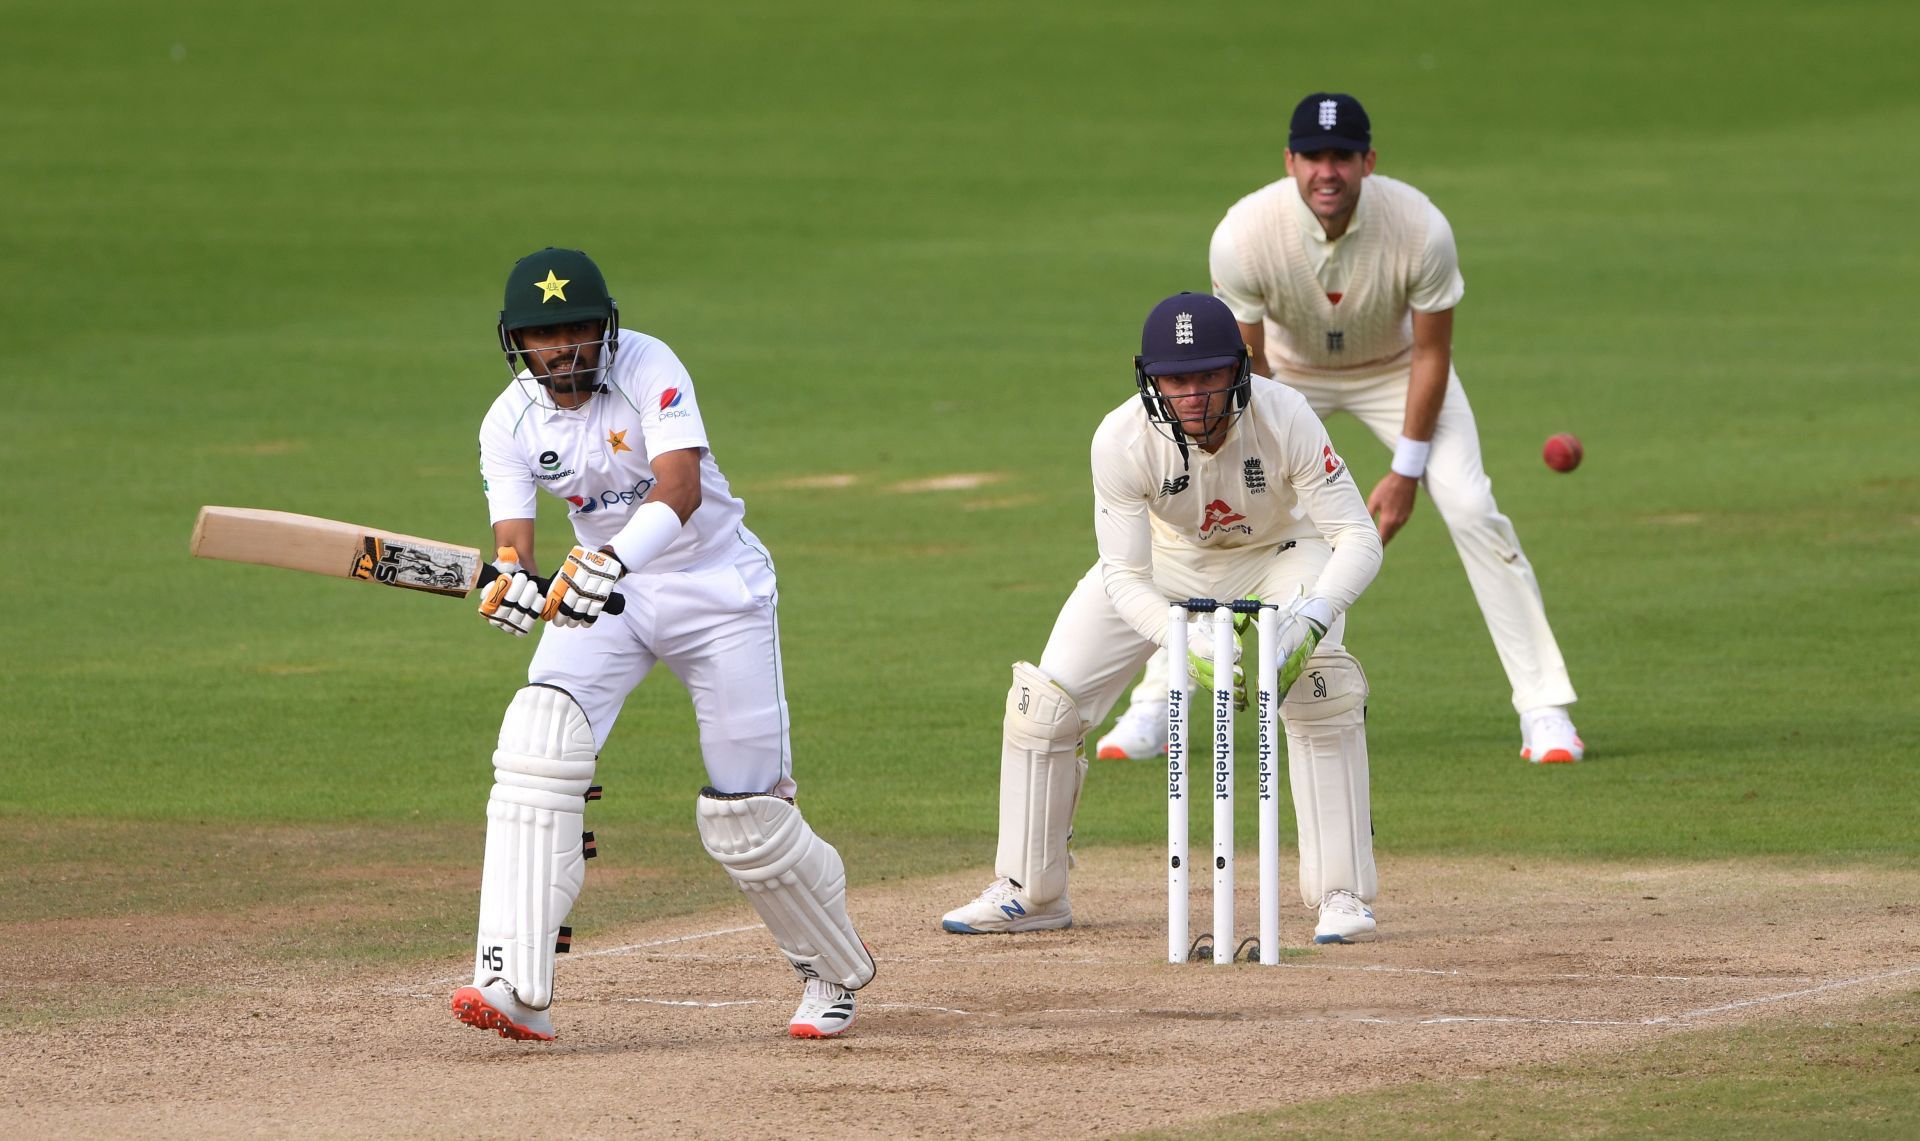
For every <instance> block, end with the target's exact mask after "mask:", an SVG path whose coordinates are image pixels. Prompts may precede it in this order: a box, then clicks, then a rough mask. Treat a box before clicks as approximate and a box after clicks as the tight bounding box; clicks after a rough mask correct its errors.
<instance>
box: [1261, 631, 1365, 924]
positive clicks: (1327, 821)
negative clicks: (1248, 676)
mask: <svg viewBox="0 0 1920 1141" xmlns="http://www.w3.org/2000/svg"><path fill="white" fill-rule="evenodd" d="M1280 716H1281V717H1283V718H1285V719H1286V723H1287V772H1288V775H1289V776H1290V777H1291V778H1292V783H1293V812H1294V816H1295V818H1296V819H1297V820H1298V822H1299V826H1300V899H1301V901H1302V902H1303V903H1305V904H1306V905H1307V906H1308V907H1318V906H1319V905H1320V901H1321V900H1322V899H1323V898H1325V897H1326V893H1328V892H1330V891H1334V890H1336V889H1338V890H1343V891H1350V892H1352V893H1353V894H1355V895H1357V896H1359V897H1360V898H1361V899H1363V900H1366V901H1368V902H1371V901H1372V900H1373V897H1374V895H1375V893H1377V892H1378V891H1379V889H1380V884H1379V877H1378V876H1377V875H1376V874H1375V872H1374V866H1373V808H1372V800H1371V794H1370V793H1369V791H1368V783H1367V779H1368V778H1367V675H1366V674H1365V673H1363V672H1362V671H1361V669H1360V663H1359V662H1357V661H1354V660H1353V656H1352V655H1351V654H1349V653H1347V652H1346V651H1345V650H1343V649H1340V648H1339V647H1334V648H1332V649H1328V648H1326V647H1325V646H1322V647H1321V648H1320V650H1319V652H1318V653H1316V654H1314V656H1313V657H1311V658H1309V659H1308V660H1307V665H1306V668H1305V669H1303V670H1301V671H1300V680H1299V681H1297V682H1295V683H1294V686H1293V688H1292V689H1290V690H1288V691H1287V698H1286V700H1285V701H1283V702H1281V704H1280Z"/></svg>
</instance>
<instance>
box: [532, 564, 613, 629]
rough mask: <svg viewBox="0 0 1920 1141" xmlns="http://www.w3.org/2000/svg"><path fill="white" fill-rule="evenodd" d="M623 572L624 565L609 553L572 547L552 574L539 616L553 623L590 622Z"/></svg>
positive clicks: (597, 615) (581, 623)
mask: <svg viewBox="0 0 1920 1141" xmlns="http://www.w3.org/2000/svg"><path fill="white" fill-rule="evenodd" d="M626 573H627V568H626V567H623V566H621V565H620V560H619V559H617V558H615V557H614V556H613V555H612V554H610V553H609V552H606V551H589V550H587V549H586V548H585V547H575V548H574V549H573V550H572V551H570V552H568V554H567V561H566V562H564V563H562V564H560V571H559V573H557V574H555V575H554V576H553V584H552V585H551V586H549V587H548V588H547V601H546V604H545V606H544V607H543V608H542V609H541V611H540V617H542V618H545V619H546V620H547V621H549V622H551V623H553V624H554V625H555V626H591V625H593V622H594V619H596V618H598V617H600V612H601V611H602V610H605V609H606V608H607V599H608V598H610V597H612V596H613V584H614V583H616V582H619V581H620V576H621V575H623V574H626Z"/></svg>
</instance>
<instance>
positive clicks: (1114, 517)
mask: <svg viewBox="0 0 1920 1141" xmlns="http://www.w3.org/2000/svg"><path fill="white" fill-rule="evenodd" d="M1117 435H1118V434H1117V433H1114V432H1111V431H1109V429H1108V428H1107V426H1106V425H1104V424H1103V425H1101V427H1100V430H1099V431H1098V432H1095V433H1094V435H1093V534H1094V539H1095V541H1096V542H1097V543H1098V544H1099V547H1100V579H1101V582H1102V583H1104V584H1105V585H1106V588H1107V597H1108V598H1110V599H1112V600H1113V605H1114V609H1116V610H1118V611H1119V612H1120V617H1122V618H1124V619H1126V622H1127V625H1129V626H1132V627H1133V628H1134V629H1135V630H1138V631H1139V632H1140V636H1141V637H1143V638H1147V639H1149V640H1150V641H1152V642H1153V643H1154V644H1155V645H1159V644H1161V643H1162V642H1164V641H1165V640H1166V637H1167V600H1166V599H1164V598H1162V597H1161V596H1160V591H1159V588H1157V587H1155V586H1154V585H1153V525H1152V523H1151V521H1150V520H1149V519H1148V517H1147V504H1148V502H1149V500H1148V496H1147V493H1146V491H1144V490H1143V488H1144V486H1145V475H1144V472H1143V470H1142V469H1141V467H1140V461H1139V458H1138V456H1137V455H1136V454H1135V452H1136V450H1137V449H1134V448H1130V447H1127V446H1126V444H1125V442H1124V441H1120V440H1117V439H1116V438H1115V437H1116V436H1117Z"/></svg>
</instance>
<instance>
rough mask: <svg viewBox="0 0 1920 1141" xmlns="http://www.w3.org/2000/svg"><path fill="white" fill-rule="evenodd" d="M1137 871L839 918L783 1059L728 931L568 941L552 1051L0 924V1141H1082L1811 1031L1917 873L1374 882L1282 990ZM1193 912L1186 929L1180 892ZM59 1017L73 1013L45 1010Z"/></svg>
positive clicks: (434, 985) (1199, 893) (767, 995)
mask: <svg viewBox="0 0 1920 1141" xmlns="http://www.w3.org/2000/svg"><path fill="white" fill-rule="evenodd" d="M1159 867H1160V865H1159V857H1158V853H1157V852H1155V851H1150V850H1144V849H1143V850H1137V851H1123V850H1113V849H1105V850H1096V851H1094V852H1092V853H1089V854H1085V855H1083V857H1082V864H1081V868H1080V870H1079V871H1078V872H1077V873H1076V876H1075V880H1074V904H1075V916H1076V920H1077V923H1076V926H1075V927H1074V928H1073V929H1072V930H1071V931H1066V932H1057V933H1045V934H1034V935H1022V936H1013V937H960V936H951V935H944V934H942V933H941V932H940V931H939V930H938V929H937V925H936V918H937V916H938V914H939V913H940V912H941V911H943V910H945V909H946V908H948V907H951V906H953V905H955V904H957V903H960V902H964V901H965V899H967V898H969V897H970V896H971V895H972V894H973V892H974V891H976V890H977V889H978V888H979V887H980V886H981V885H982V883H983V882H984V880H985V873H984V871H979V872H969V873H967V874H965V875H956V876H951V877H946V878H944V879H941V880H938V881H918V882H914V883H912V884H909V885H906V886H904V887H889V888H888V889H886V890H873V889H870V890H865V891H859V892H856V894H855V898H854V901H853V906H854V911H855V915H856V918H857V920H858V921H859V922H860V924H861V927H862V931H863V933H864V934H865V935H866V936H867V938H868V939H869V941H870V942H872V943H873V945H874V947H875V949H876V951H877V954H878V957H879V960H880V963H881V969H880V976H879V979H878V980H877V981H876V982H875V983H874V984H873V985H872V986H871V987H870V988H868V989H867V990H866V991H864V992H863V993H862V995H861V1014H860V1020H859V1022H858V1023H857V1025H856V1027H855V1029H854V1030H853V1031H852V1032H851V1033H850V1034H849V1035H848V1036H846V1037H845V1038H842V1039H840V1040H837V1041H829V1042H808V1041H798V1040H793V1039H789V1038H787V1037H786V1036H785V1035H784V1027H785V1021H786V1017H787V1015H788V1013H789V1012H790V1010H791V1007H792V1003H793V1002H794V1000H795V999H796V997H797V994H798V988H797V986H796V985H795V984H794V983H793V981H792V979H791V975H790V974H789V973H788V972H787V970H786V968H785V967H784V965H782V964H781V962H780V961H779V960H778V959H776V958H775V956H774V955H773V953H772V951H771V948H770V944H769V941H768V939H767V937H766V935H765V933H764V931H762V930H761V929H760V928H759V927H758V926H757V924H755V923H754V921H753V919H752V915H751V913H750V912H749V911H748V910H747V909H746V907H745V905H744V904H741V905H740V906H738V907H734V908H729V909H725V910H723V911H721V912H717V913H711V914H706V915H701V916H696V917H692V918H680V919H674V920H671V921H665V922H660V923H649V924H639V925H634V926H632V927H629V928H625V929H621V930H613V931H593V932H581V933H579V938H578V939H577V940H576V953H575V954H573V955H571V956H568V957H564V958H563V959H562V960H561V967H560V972H559V990H560V994H561V999H560V1002H559V1003H558V1005H557V1006H556V1008H555V1021H556V1023H557V1025H558V1028H559V1031H560V1035H561V1037H560V1040H559V1041H558V1042H555V1043H552V1044H550V1045H537V1044H527V1043H514V1042H507V1041H504V1040H502V1039H500V1038H497V1037H495V1036H493V1035H491V1034H485V1033H482V1032H479V1031H474V1030H471V1029H468V1028H465V1027H463V1026H460V1025H459V1024H457V1023H455V1022H454V1021H453V1019H452V1018H451V1017H450V1016H449V1014H448V1013H447V1009H446V1001H447V995H448V992H449V991H450V990H451V989H452V987H453V986H455V985H457V983H458V982H459V981H461V980H459V979H457V978H456V977H455V976H456V975H457V974H458V973H459V972H460V971H461V970H462V969H463V961H464V960H463V954H462V952H463V951H464V948H462V949H461V950H460V951H454V950H453V949H450V954H449V955H448V957H447V959H446V960H445V961H444V962H443V963H440V964H437V965H436V966H434V967H430V968H426V969H420V970H415V971H410V972H405V973H401V974H390V975H387V976H384V977H379V978H373V979H359V980H355V979H349V978H321V977H316V976H315V975H314V973H313V972H312V970H311V969H309V968H296V967H292V966H288V965H286V964H284V963H278V962H271V961H262V960H261V959H260V958H258V957H257V956H253V955H250V954H249V953H248V951H247V944H246V943H245V941H244V939H243V938H242V936H243V933H244V927H245V923H244V922H242V921H240V920H232V921H224V922H219V923H208V922H204V921H194V922H183V923H179V924H172V925H168V926H165V927H163V928H159V929H155V928H153V927H152V926H150V925H141V926H138V927H136V926H131V925H127V924H124V923H121V922H115V921H85V922H82V921H74V922H68V923H62V924H56V925H54V926H55V927H57V930H48V929H47V928H46V925H40V926H39V927H37V928H36V929H34V930H31V931H29V930H25V929H23V928H22V927H20V926H14V927H11V928H4V930H5V932H6V938H5V942H4V944H3V945H0V984H3V985H4V987H5V988H6V990H5V992H0V993H10V994H11V995H12V996H13V997H14V999H15V1000H16V1001H18V1000H20V999H22V998H23V997H25V998H31V999H33V1000H34V1001H33V1002H32V1003H31V1004H30V1005H31V1008H32V1009H36V1010H40V1011H42V1012H43V1013H41V1014H37V1015H33V1016H30V1017H26V1018H20V1017H10V1018H8V1020H7V1022H8V1028H7V1029H6V1030H4V1031H0V1041H3V1042H4V1043H5V1049H6V1057H7V1063H6V1068H5V1072H4V1075H0V1120H4V1123H5V1125H6V1129H5V1132H6V1133H8V1134H10V1135H14V1136H21V1135H34V1134H39V1135H50V1136H92V1137H132V1136H140V1137H154V1136H189V1135H191V1136H210V1137H241V1136H260V1135H326V1136H368V1137H371V1136H393V1135H402V1136H426V1137H463V1138H472V1137H476V1136H480V1137H486V1136H545V1137H552V1136H589V1135H597V1136H609V1137H611V1136H638V1135H652V1136H667V1135H673V1136H697V1137H740V1136H751V1135H806V1136H819V1135H828V1134H831V1135H839V1136H872V1137H944V1136H961V1135H969V1136H1012V1135H1015V1134H1019V1135H1023V1136H1046V1137H1083V1136H1102V1135H1109V1134H1113V1133H1116V1132H1124V1131H1127V1130H1133V1129H1142V1128H1148V1127H1165V1126H1173V1125H1178V1124H1181V1123H1197V1122H1200V1121H1203V1120H1205V1119H1207V1118H1209V1117H1212V1116H1216V1115H1218V1114H1221V1113H1225V1112H1229V1111H1237V1110H1246V1109H1254V1108H1260V1107H1266V1106H1274V1105H1279V1104H1283V1103H1286V1102H1291V1101H1298V1100H1302V1099H1306V1098H1312V1097H1317V1096H1323V1095H1328V1094H1333V1093H1339V1092H1352V1091H1356V1090H1360V1089H1364V1088H1367V1087H1371V1086H1375V1085H1379V1084H1383V1083H1391V1082H1399V1081H1406V1080H1414V1079H1420V1078H1448V1077H1467V1076H1471V1075H1476V1074H1484V1073H1488V1072H1491V1071H1495V1070H1498V1069H1500V1068H1502V1067H1506V1066H1511V1065H1516V1064H1521V1063H1527V1062H1534V1061H1542V1060H1551V1059H1554V1058H1559V1057H1564V1056H1566V1055H1568V1054H1571V1053H1574V1052H1578V1051H1587V1050H1605V1049H1617V1048H1627V1047H1631V1046H1632V1045H1634V1044H1635V1043H1639V1042H1645V1041H1649V1040H1652V1039H1655V1038H1658V1037H1660V1036H1663V1035H1669V1034H1674V1033H1677V1032H1684V1031H1686V1030H1688V1029H1691V1028H1697V1027H1707V1026H1719V1025H1727V1024H1729V1023H1733V1022H1737V1021H1740V1020H1742V1019H1746V1018H1751V1017H1755V1016H1760V1015H1769V1016H1779V1015H1789V1016H1791V1015H1794V1014H1804V1015H1806V1016H1809V1017H1812V1016H1815V1014H1816V1012H1820V1014H1819V1016H1823V1017H1824V1016H1826V1015H1827V1014H1830V1013H1831V1012H1832V1011H1834V1010H1837V1009H1840V1008H1842V1007H1845V1006H1847V1005H1850V1004H1852V1003H1856V1002H1859V1001H1860V1000H1863V999H1866V998H1870V997H1872V996H1874V995H1877V994H1884V993H1888V992H1891V991H1898V990H1902V989H1912V988H1913V987H1914V986H1915V984H1916V982H1920V913H1917V912H1916V909H1915V908H1914V907H1913V906H1912V905H1911V903H1909V902H1908V901H1911V900H1914V899H1916V898H1920V890H1916V889H1920V874H1915V873H1911V872H1898V871H1888V870H1880V869H1848V870H1835V871H1829V872H1808V871H1795V870H1780V869H1778V868H1769V867H1760V866H1754V865H1749V864H1718V865H1704V866H1702V865H1695V866H1688V867H1646V866H1637V867H1623V866H1615V865H1601V866H1596V865H1573V866H1564V865H1555V866H1510V865H1507V864H1504V863H1488V862H1484V861H1483V862H1477V863H1461V862H1447V863H1439V862H1432V861H1427V862H1414V861H1406V860H1394V859H1386V860H1383V866H1382V876H1383V879H1384V880H1385V883H1386V888H1387V894H1386V896H1385V898H1384V899H1383V900H1382V902H1381V906H1380V909H1379V910H1380V915H1381V920H1382V932H1383V936H1382V940H1381V941H1380V942H1378V943H1374V944H1370V945H1361V946H1353V947H1332V948H1323V949H1316V950H1306V949H1303V948H1301V944H1303V943H1304V942H1305V940H1306V938H1307V936H1308V932H1309V920H1308V918H1307V913H1306V912H1305V911H1303V910H1300V909H1297V908H1293V907H1289V909H1288V911H1287V914H1286V917H1285V922H1286V929H1285V934H1286V941H1287V943H1288V944H1289V947H1290V948H1292V950H1291V951H1290V953H1289V955H1288V957H1287V958H1286V960H1285V961H1284V962H1283V963H1282V965H1281V966H1279V967H1277V968H1260V967H1256V966H1251V965H1236V966H1233V967H1224V968H1223V967H1211V966H1199V965H1194V966H1186V967H1173V966H1169V965H1168V964H1166V963H1165V962H1164V961H1163V960H1164V957H1165V939H1166V936H1165V899H1166V895H1165V889H1164V881H1163V879H1162V877H1161V874H1160V871H1159ZM1251 886H1252V885H1251V884H1250V883H1245V882H1244V881H1243V886H1242V890H1241V900H1240V903H1241V907H1240V914H1241V927H1242V930H1243V931H1244V932H1246V933H1251V924H1252V922H1253V915H1254V901H1253V898H1252V895H1253V893H1252V891H1251V890H1250V888H1251ZM1291 902H1292V897H1291V896H1289V903H1291ZM1194 904H1195V907H1194V924H1195V929H1196V931H1198V930H1199V929H1200V927H1201V926H1203V925H1204V924H1205V923H1206V921H1207V920H1206V915H1207V914H1208V912H1207V893H1206V889H1205V885H1204V884H1202V885H1197V886H1196V891H1195V899H1194ZM54 992H58V993H61V994H65V995H66V996H67V998H68V1002H67V1003H66V1004H65V1005H66V1006H67V1007H69V1008H84V1009H86V1010H87V1011H88V1013H86V1014H84V1015H77V1014H74V1013H72V1010H71V1009H69V1010H68V1011H66V1012H61V1010H60V1007H61V1005H62V1004H60V1003H53V1004H51V1009H52V1010H53V1011H54V1013H51V1014H49V1013H44V1012H45V1011H47V1010H48V1009H49V1008H50V1007H49V1004H48V1003H47V1002H46V1001H45V1000H46V999H47V998H48V997H49V994H51V993H54ZM19 1009H20V1008H19V1007H15V1013H16V1014H17V1012H18V1010H19Z"/></svg>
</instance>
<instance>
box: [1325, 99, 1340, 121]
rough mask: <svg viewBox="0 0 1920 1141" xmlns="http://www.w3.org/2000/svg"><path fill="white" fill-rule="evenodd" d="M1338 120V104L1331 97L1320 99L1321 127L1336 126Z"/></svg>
mask: <svg viewBox="0 0 1920 1141" xmlns="http://www.w3.org/2000/svg"><path fill="white" fill-rule="evenodd" d="M1339 122H1340V104H1338V103H1335V102H1334V101H1333V100H1331V99H1322V100H1321V101H1320V125H1321V126H1323V127H1333V126H1337V125H1338V124H1339Z"/></svg>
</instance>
